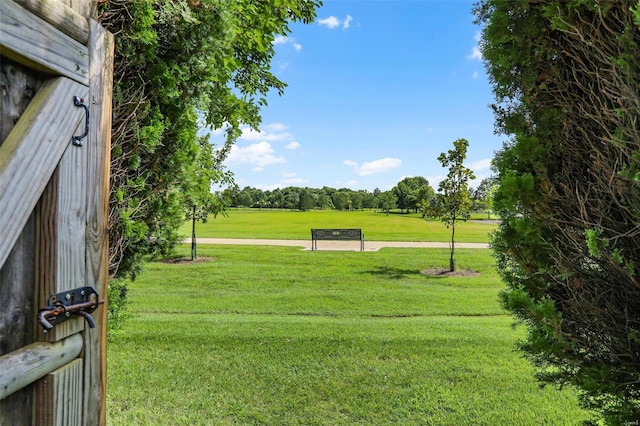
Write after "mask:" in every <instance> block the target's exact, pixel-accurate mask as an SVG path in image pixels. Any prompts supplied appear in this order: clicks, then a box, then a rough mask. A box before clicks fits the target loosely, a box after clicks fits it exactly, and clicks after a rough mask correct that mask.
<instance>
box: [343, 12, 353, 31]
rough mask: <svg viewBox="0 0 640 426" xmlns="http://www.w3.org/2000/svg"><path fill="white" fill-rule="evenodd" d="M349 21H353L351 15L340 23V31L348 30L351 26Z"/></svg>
mask: <svg viewBox="0 0 640 426" xmlns="http://www.w3.org/2000/svg"><path fill="white" fill-rule="evenodd" d="M351 21H353V16H351V15H347V17H346V18H345V20H344V22H343V23H342V29H343V30H346V29H348V28H349V24H351Z"/></svg>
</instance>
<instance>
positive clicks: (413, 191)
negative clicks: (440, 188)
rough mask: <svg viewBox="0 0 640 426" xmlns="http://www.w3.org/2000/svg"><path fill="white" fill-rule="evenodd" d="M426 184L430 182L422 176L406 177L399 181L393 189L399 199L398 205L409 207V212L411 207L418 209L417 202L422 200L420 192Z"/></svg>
mask: <svg viewBox="0 0 640 426" xmlns="http://www.w3.org/2000/svg"><path fill="white" fill-rule="evenodd" d="M425 185H429V182H428V181H427V180H426V179H425V178H423V177H422V176H416V177H406V178H404V179H402V180H401V181H400V182H398V184H397V185H396V186H394V187H393V189H392V191H393V193H394V195H395V196H396V198H397V199H398V207H399V208H400V209H401V210H402V209H407V213H408V212H409V210H410V209H414V210H416V211H417V204H418V202H419V201H420V200H419V199H418V192H419V191H420V188H422V187H423V186H425Z"/></svg>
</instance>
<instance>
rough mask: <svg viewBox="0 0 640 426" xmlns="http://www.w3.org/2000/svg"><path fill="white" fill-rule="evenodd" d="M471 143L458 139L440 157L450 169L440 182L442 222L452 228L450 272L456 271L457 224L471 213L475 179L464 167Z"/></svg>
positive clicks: (441, 161)
mask: <svg viewBox="0 0 640 426" xmlns="http://www.w3.org/2000/svg"><path fill="white" fill-rule="evenodd" d="M468 147H469V142H468V141H467V140H466V139H458V140H456V141H454V142H453V149H450V150H448V151H447V152H443V153H442V154H440V155H439V156H438V161H439V162H440V164H442V167H449V172H448V173H447V177H446V178H445V179H444V180H442V181H441V182H440V185H439V186H438V191H440V193H441V194H442V203H443V209H442V212H441V215H440V220H441V221H442V222H443V223H444V224H445V225H447V228H451V244H450V245H449V253H450V257H449V270H450V271H451V272H453V271H455V270H456V262H455V258H454V252H455V235H456V222H458V221H461V220H463V221H464V220H467V218H468V217H469V212H470V211H471V198H470V197H469V180H471V179H475V178H476V177H475V176H474V175H473V172H472V171H471V169H468V168H467V167H465V166H464V164H463V163H464V160H465V159H466V158H467V148H468Z"/></svg>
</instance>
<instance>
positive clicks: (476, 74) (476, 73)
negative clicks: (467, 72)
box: [471, 71, 480, 78]
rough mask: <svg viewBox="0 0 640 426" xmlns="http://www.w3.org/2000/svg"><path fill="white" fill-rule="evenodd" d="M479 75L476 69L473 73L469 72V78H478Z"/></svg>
mask: <svg viewBox="0 0 640 426" xmlns="http://www.w3.org/2000/svg"><path fill="white" fill-rule="evenodd" d="M479 75H480V73H479V72H478V71H474V72H473V74H471V78H478V76H479Z"/></svg>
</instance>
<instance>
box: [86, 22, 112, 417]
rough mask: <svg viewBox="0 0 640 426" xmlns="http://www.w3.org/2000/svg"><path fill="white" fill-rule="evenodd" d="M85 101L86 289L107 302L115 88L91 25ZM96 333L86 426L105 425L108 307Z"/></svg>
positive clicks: (91, 338)
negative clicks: (88, 113) (87, 108)
mask: <svg viewBox="0 0 640 426" xmlns="http://www.w3.org/2000/svg"><path fill="white" fill-rule="evenodd" d="M89 26H90V34H91V35H90V41H89V50H90V51H91V52H92V56H91V61H90V67H89V70H90V81H91V85H90V87H89V99H90V100H91V108H92V110H93V111H94V119H93V121H92V122H91V125H90V127H89V137H88V138H87V144H86V146H87V150H88V154H89V159H88V162H87V177H86V184H87V188H88V189H87V191H86V194H87V228H86V236H87V245H86V268H87V280H88V283H89V284H91V285H93V286H94V287H95V289H96V290H97V291H98V293H99V294H100V297H102V298H103V299H105V300H107V274H108V268H109V265H108V264H109V247H108V242H109V239H108V235H107V224H108V210H109V165H110V158H111V157H110V154H111V95H112V88H113V53H114V51H113V49H114V40H113V35H111V33H109V32H107V31H105V30H104V28H102V27H101V26H100V24H99V23H98V22H96V21H94V20H90V22H89ZM94 319H95V320H96V328H97V330H92V331H90V332H88V333H85V339H86V341H85V369H86V370H85V389H86V396H87V400H86V403H85V408H86V409H85V411H86V412H87V413H88V417H87V418H86V419H85V424H86V425H92V424H105V422H106V395H107V359H106V354H107V303H105V304H104V305H102V306H100V307H99V308H98V310H97V311H96V312H95V313H94Z"/></svg>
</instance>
